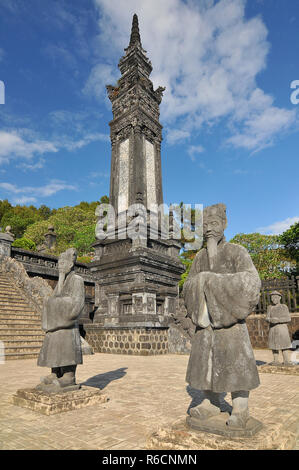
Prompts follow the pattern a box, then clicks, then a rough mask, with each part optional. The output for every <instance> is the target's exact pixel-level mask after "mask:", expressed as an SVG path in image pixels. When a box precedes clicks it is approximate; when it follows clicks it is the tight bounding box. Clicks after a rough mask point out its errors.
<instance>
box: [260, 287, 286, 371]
mask: <svg viewBox="0 0 299 470" xmlns="http://www.w3.org/2000/svg"><path fill="white" fill-rule="evenodd" d="M270 298H271V302H272V304H273V305H269V306H268V308H267V316H266V321H267V322H268V323H270V331H269V349H272V352H273V357H274V360H273V362H271V363H270V365H276V366H277V365H279V364H280V362H279V360H278V358H279V351H282V356H283V362H284V365H286V366H289V365H291V364H292V363H291V362H290V360H289V351H288V349H290V348H291V347H292V344H291V339H290V334H289V329H288V326H287V323H290V321H291V315H290V312H289V309H288V307H287V306H286V305H283V304H281V303H280V302H281V294H280V292H278V291H273V292H271V293H270Z"/></svg>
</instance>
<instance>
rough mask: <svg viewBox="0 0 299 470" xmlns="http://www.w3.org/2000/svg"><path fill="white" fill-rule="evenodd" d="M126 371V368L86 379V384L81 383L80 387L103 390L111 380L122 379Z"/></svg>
mask: <svg viewBox="0 0 299 470" xmlns="http://www.w3.org/2000/svg"><path fill="white" fill-rule="evenodd" d="M126 370H127V367H122V368H121V369H116V370H112V371H110V372H105V373H104V374H98V375H94V376H93V377H90V378H89V379H87V380H86V382H82V383H81V385H86V386H88V387H94V388H99V389H100V390H103V388H105V387H107V385H108V384H109V383H110V382H112V381H113V380H119V379H121V378H122V377H124V376H125V375H126V372H125V371H126Z"/></svg>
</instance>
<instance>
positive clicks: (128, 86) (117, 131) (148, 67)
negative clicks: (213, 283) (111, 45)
mask: <svg viewBox="0 0 299 470" xmlns="http://www.w3.org/2000/svg"><path fill="white" fill-rule="evenodd" d="M118 67H119V69H120V72H121V78H120V79H119V80H118V82H117V86H112V85H107V91H108V96H109V99H110V101H111V103H112V113H113V120H112V121H111V122H110V127H111V144H112V163H111V165H112V166H111V170H112V171H111V180H110V202H111V204H112V205H113V206H114V209H115V211H116V212H118V213H119V212H122V211H124V210H127V208H128V207H129V206H130V205H132V204H135V203H142V204H144V206H145V207H147V208H148V209H149V208H150V205H151V204H158V205H160V204H162V203H163V195H162V176H161V155H160V144H161V141H162V126H161V124H160V122H159V115H160V109H159V105H160V103H161V100H162V95H163V91H164V89H165V88H162V87H159V88H158V89H157V90H154V88H153V83H152V81H151V80H150V78H149V76H150V74H151V72H152V64H151V62H150V60H149V59H148V58H147V56H146V51H145V50H144V49H143V48H142V46H141V39H140V32H139V25H138V17H137V15H136V14H134V16H133V21H132V30H131V37H130V43H129V46H128V47H127V48H126V49H125V55H124V56H123V57H122V58H121V59H120V61H119V64H118Z"/></svg>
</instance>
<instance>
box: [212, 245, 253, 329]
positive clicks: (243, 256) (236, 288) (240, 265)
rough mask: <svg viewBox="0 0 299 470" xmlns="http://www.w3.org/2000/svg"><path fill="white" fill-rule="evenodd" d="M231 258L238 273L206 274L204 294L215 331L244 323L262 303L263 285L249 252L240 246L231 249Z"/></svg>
mask: <svg viewBox="0 0 299 470" xmlns="http://www.w3.org/2000/svg"><path fill="white" fill-rule="evenodd" d="M228 255H229V257H231V261H232V262H233V264H234V270H235V273H232V274H218V273H213V272H207V273H204V274H205V280H204V287H203V290H204V294H205V297H206V301H207V306H208V312H209V316H210V318H211V323H212V324H213V326H214V327H215V328H223V327H229V326H231V325H233V324H235V323H237V322H238V321H241V320H244V319H245V318H246V317H247V316H248V315H249V314H250V313H251V312H252V311H253V310H254V308H255V306H256V305H257V303H258V300H259V293H260V288H261V281H260V278H259V275H258V272H257V270H256V268H255V267H254V265H253V263H252V260H251V258H250V255H249V253H248V252H247V250H246V249H245V248H243V247H242V246H239V245H235V246H231V247H230V252H229V253H228Z"/></svg>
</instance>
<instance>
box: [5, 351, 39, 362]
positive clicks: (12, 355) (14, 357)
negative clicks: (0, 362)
mask: <svg viewBox="0 0 299 470" xmlns="http://www.w3.org/2000/svg"><path fill="white" fill-rule="evenodd" d="M38 355H39V353H30V352H29V353H10V354H5V360H6V361H13V360H20V359H36V358H38Z"/></svg>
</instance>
